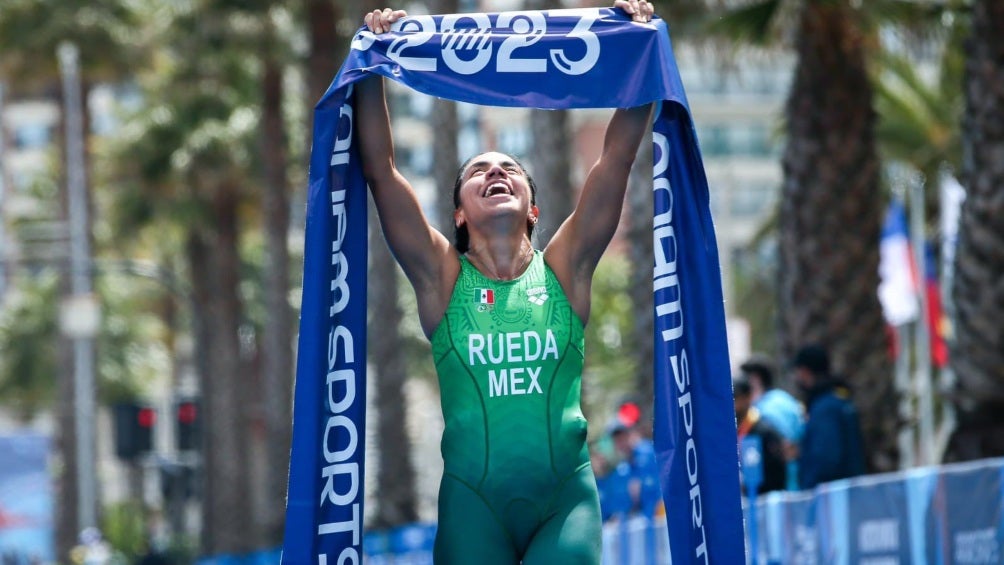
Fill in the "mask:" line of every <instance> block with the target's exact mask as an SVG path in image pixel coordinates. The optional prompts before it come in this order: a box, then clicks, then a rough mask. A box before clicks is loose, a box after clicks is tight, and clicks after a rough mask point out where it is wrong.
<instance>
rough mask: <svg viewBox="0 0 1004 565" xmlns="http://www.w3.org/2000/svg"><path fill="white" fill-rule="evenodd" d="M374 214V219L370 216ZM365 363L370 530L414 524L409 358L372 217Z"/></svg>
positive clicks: (394, 275)
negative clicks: (373, 465)
mask: <svg viewBox="0 0 1004 565" xmlns="http://www.w3.org/2000/svg"><path fill="white" fill-rule="evenodd" d="M371 215H373V214H371ZM369 286H370V298H369V304H370V320H369V324H368V331H367V335H368V337H367V343H368V347H369V359H370V363H371V364H372V366H373V372H374V373H375V375H374V376H373V378H372V379H371V380H370V382H373V383H375V384H376V391H375V393H376V394H375V395H374V398H375V402H374V404H373V406H374V409H375V410H376V422H377V429H376V437H377V445H378V446H379V448H380V454H379V462H378V466H377V473H376V480H377V485H376V492H378V493H380V496H379V502H378V503H377V508H376V515H375V516H374V517H373V520H372V522H371V524H372V526H373V527H374V528H381V529H382V528H391V527H395V526H401V525H404V524H408V523H411V522H414V521H416V520H417V519H418V511H417V502H416V501H417V495H416V492H415V468H414V465H413V464H412V459H411V439H410V438H409V437H408V429H407V422H408V401H407V399H406V398H405V395H404V387H405V382H406V381H407V379H408V357H407V355H406V353H405V351H406V350H407V348H406V347H405V345H404V338H403V337H402V336H401V330H400V324H399V323H398V321H399V320H401V318H402V317H403V315H404V312H403V311H402V309H401V306H400V301H399V296H398V289H399V286H398V267H397V263H396V262H395V261H394V257H393V256H392V255H391V254H390V250H389V249H387V245H386V243H384V240H383V232H382V231H381V230H380V224H379V222H378V221H376V218H371V222H370V276H369Z"/></svg>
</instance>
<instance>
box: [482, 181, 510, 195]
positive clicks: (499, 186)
mask: <svg viewBox="0 0 1004 565" xmlns="http://www.w3.org/2000/svg"><path fill="white" fill-rule="evenodd" d="M500 194H504V195H506V196H512V189H511V188H510V187H509V185H507V184H506V183H504V182H493V183H492V184H490V185H488V188H486V189H485V193H484V197H485V198H491V197H492V196H498V195H500Z"/></svg>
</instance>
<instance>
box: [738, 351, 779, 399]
mask: <svg viewBox="0 0 1004 565" xmlns="http://www.w3.org/2000/svg"><path fill="white" fill-rule="evenodd" d="M739 370H740V371H742V372H743V374H744V375H747V376H749V375H756V376H758V377H760V382H762V383H763V388H764V390H770V389H771V388H773V386H774V370H773V369H772V368H771V363H770V360H769V359H767V357H766V356H763V355H754V356H752V357H750V358H749V359H748V360H747V361H746V362H745V363H743V364H742V365H740V366H739Z"/></svg>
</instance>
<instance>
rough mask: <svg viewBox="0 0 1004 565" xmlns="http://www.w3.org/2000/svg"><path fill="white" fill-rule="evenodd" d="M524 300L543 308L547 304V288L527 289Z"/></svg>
mask: <svg viewBox="0 0 1004 565" xmlns="http://www.w3.org/2000/svg"><path fill="white" fill-rule="evenodd" d="M526 299H527V300H529V301H530V302H531V303H533V304H536V305H537V306H543V305H544V303H545V302H547V287H545V286H538V287H534V288H531V289H527V291H526Z"/></svg>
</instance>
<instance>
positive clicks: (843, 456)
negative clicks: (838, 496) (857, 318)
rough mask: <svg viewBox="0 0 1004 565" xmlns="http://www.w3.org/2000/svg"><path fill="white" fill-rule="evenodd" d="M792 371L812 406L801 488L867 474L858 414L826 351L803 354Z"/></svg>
mask: <svg viewBox="0 0 1004 565" xmlns="http://www.w3.org/2000/svg"><path fill="white" fill-rule="evenodd" d="M792 369H793V370H794V376H795V383H796V384H797V385H798V387H799V388H800V389H801V391H802V393H803V394H804V396H805V404H806V406H807V407H808V418H807V420H806V423H805V430H804V433H803V435H802V441H801V444H800V445H799V459H798V483H799V487H800V488H802V489H810V488H813V487H815V486H816V485H818V484H820V483H824V482H828V481H835V480H838V479H846V478H850V477H856V476H858V475H862V474H864V472H865V455H864V447H863V441H862V437H861V423H860V420H859V416H858V411H857V408H855V406H854V403H853V402H851V400H850V389H849V387H848V386H847V385H846V383H844V382H843V381H842V380H841V379H839V378H837V377H834V376H833V374H832V373H831V372H830V357H829V354H828V353H827V351H826V349H825V348H824V347H822V346H820V345H807V346H805V347H803V348H801V349H799V350H798V352H797V353H796V354H795V357H794V360H793V362H792Z"/></svg>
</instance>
